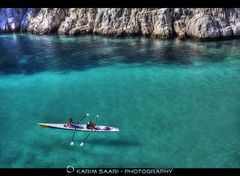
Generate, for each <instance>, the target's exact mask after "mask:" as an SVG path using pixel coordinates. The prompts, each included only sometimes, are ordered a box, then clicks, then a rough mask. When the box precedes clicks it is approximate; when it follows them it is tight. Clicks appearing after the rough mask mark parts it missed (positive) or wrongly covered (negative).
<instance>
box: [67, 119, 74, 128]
mask: <svg viewBox="0 0 240 176" xmlns="http://www.w3.org/2000/svg"><path fill="white" fill-rule="evenodd" d="M72 123H73V121H72V118H71V117H70V118H69V120H68V123H67V126H68V127H69V126H71V125H72Z"/></svg>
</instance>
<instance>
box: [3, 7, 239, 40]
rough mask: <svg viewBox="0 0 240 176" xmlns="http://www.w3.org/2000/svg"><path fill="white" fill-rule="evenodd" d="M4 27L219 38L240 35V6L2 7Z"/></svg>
mask: <svg viewBox="0 0 240 176" xmlns="http://www.w3.org/2000/svg"><path fill="white" fill-rule="evenodd" d="M0 31H2V32H16V31H28V32H31V33H34V34H47V33H52V32H58V34H64V35H79V34H91V33H96V34H101V35H111V36H129V35H144V36H153V37H157V38H164V39H167V38H172V37H175V36H177V37H179V38H181V39H185V38H198V39H218V38H224V37H237V36H240V8H69V9H64V8H41V9H34V8H2V9H0Z"/></svg>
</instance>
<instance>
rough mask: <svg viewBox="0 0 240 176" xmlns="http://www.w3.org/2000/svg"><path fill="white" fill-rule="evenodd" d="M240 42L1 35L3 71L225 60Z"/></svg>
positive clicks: (82, 68)
mask: <svg viewBox="0 0 240 176" xmlns="http://www.w3.org/2000/svg"><path fill="white" fill-rule="evenodd" d="M238 47H239V42H236V41H235V40H232V41H217V42H194V41H177V40H160V39H159V40H153V39H150V38H143V37H128V38H112V37H102V36H92V35H90V36H81V37H74V38H73V37H59V36H55V35H47V36H33V35H29V34H28V35H12V34H9V35H8V37H0V53H1V56H0V74H26V75H28V74H34V73H37V72H43V71H53V72H55V71H59V72H62V73H63V74H64V73H67V72H69V71H81V70H86V69H91V68H96V67H105V66H108V65H113V64H116V63H125V64H136V63H140V64H143V65H149V64H150V65H151V64H152V65H158V64H171V65H172V64H174V65H191V64H192V63H194V62H195V60H196V59H201V61H202V62H203V63H205V62H206V63H209V62H210V63H211V62H219V61H223V60H224V59H225V58H226V57H227V56H228V54H229V53H233V52H235V53H236V55H237V56H239V57H240V53H239V52H237V51H238V50H237V48H238Z"/></svg>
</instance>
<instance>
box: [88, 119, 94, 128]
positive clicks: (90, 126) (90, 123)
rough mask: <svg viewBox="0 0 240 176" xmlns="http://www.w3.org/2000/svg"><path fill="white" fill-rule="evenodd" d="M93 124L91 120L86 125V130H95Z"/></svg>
mask: <svg viewBox="0 0 240 176" xmlns="http://www.w3.org/2000/svg"><path fill="white" fill-rule="evenodd" d="M95 128H96V127H95V123H93V122H92V121H91V120H90V121H89V122H88V123H87V129H95Z"/></svg>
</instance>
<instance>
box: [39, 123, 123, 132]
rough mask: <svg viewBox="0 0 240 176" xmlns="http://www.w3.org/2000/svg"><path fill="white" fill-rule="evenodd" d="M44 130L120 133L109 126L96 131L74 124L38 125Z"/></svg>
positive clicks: (98, 128)
mask: <svg viewBox="0 0 240 176" xmlns="http://www.w3.org/2000/svg"><path fill="white" fill-rule="evenodd" d="M38 124H39V125H40V126H41V127H43V128H57V129H62V130H76V131H85V132H116V131H119V129H118V128H114V127H109V126H96V127H95V129H88V128H87V125H86V124H81V125H79V124H73V125H71V126H67V125H66V124H62V123H38Z"/></svg>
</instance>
